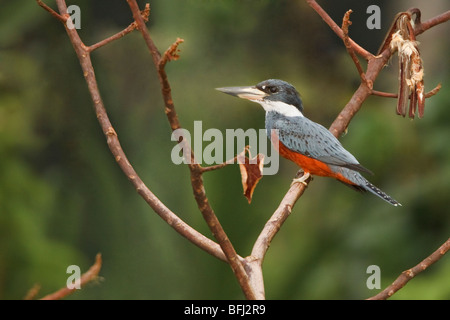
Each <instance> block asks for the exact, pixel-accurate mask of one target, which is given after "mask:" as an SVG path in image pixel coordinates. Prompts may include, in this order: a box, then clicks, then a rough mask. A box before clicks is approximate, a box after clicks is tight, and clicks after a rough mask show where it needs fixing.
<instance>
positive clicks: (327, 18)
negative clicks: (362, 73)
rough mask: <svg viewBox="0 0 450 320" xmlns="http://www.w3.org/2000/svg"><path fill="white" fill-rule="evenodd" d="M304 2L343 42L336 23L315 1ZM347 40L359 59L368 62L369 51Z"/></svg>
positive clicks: (341, 33) (341, 32) (370, 55)
mask: <svg viewBox="0 0 450 320" xmlns="http://www.w3.org/2000/svg"><path fill="white" fill-rule="evenodd" d="M306 2H307V3H308V4H309V6H310V7H311V8H313V9H314V11H316V12H317V14H318V15H319V16H320V17H321V18H322V19H323V21H325V23H326V24H328V26H329V27H330V28H331V30H333V31H334V33H336V34H337V36H338V37H339V38H341V39H342V40H344V32H343V31H342V29H341V28H339V26H338V25H337V24H336V22H334V21H333V19H331V17H330V16H329V15H328V13H326V11H325V10H323V8H322V7H321V6H320V5H319V4H318V3H317V2H316V1H315V0H306ZM348 40H349V43H350V45H351V47H352V48H353V50H354V51H355V52H356V53H357V54H359V55H360V56H361V57H363V58H364V59H366V60H369V59H371V58H372V57H373V55H372V54H371V53H370V52H369V51H367V50H366V49H364V48H362V47H361V46H359V45H358V44H357V43H356V42H355V41H353V40H352V39H350V38H349V39H348Z"/></svg>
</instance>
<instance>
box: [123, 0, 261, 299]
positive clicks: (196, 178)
mask: <svg viewBox="0 0 450 320" xmlns="http://www.w3.org/2000/svg"><path fill="white" fill-rule="evenodd" d="M127 2H128V5H129V7H130V9H131V12H132V13H133V17H134V19H135V21H136V23H137V26H138V29H139V30H140V31H141V34H142V36H143V38H144V41H145V43H146V44H147V47H148V49H149V51H150V53H151V55H152V57H153V62H154V64H155V68H156V70H157V71H158V77H159V81H160V85H161V92H162V96H163V99H164V104H165V113H166V115H167V119H168V121H169V123H170V126H171V128H172V130H176V129H179V128H181V126H180V123H179V121H178V116H177V113H176V111H175V106H174V103H173V99H172V95H171V88H170V84H169V81H168V78H167V74H166V72H165V69H164V67H165V64H166V63H167V61H169V60H170V57H173V53H174V51H175V50H176V49H177V47H178V44H179V43H180V42H181V41H177V42H175V43H174V44H173V45H172V46H171V47H170V48H169V49H168V50H167V51H166V53H165V54H164V55H163V56H162V57H161V55H160V53H159V51H158V49H157V47H156V45H155V44H154V42H153V40H152V39H151V37H150V33H149V32H148V30H147V27H146V26H145V24H144V21H143V19H142V18H141V16H140V14H139V6H138V4H137V3H136V0H127ZM190 153H191V155H192V151H191V152H190ZM192 157H193V156H191V158H192ZM190 163H191V164H189V169H190V172H191V185H192V190H193V192H194V198H195V200H196V202H197V206H198V208H199V210H200V212H201V214H202V216H203V219H204V220H205V221H206V223H207V225H208V227H209V228H210V230H211V232H212V233H213V235H214V237H215V238H216V240H217V242H218V243H219V245H220V247H221V248H222V250H223V253H224V254H225V256H226V257H227V261H228V263H229V264H230V267H231V269H232V270H233V273H234V274H235V276H236V278H237V280H238V282H239V285H240V286H241V288H242V291H243V292H244V295H245V297H246V298H247V299H255V298H256V296H255V294H254V292H253V289H252V288H251V287H250V284H249V281H248V275H247V273H246V272H245V269H244V266H243V264H242V262H241V259H242V258H241V257H239V255H238V254H237V253H236V251H235V249H234V247H233V245H232V244H231V241H230V240H229V238H228V236H227V234H226V233H225V231H224V229H223V228H222V225H221V224H220V222H219V219H218V218H217V216H216V215H215V213H214V211H213V209H212V207H211V205H210V204H209V201H208V198H207V196H206V191H205V188H204V184H203V177H202V169H201V167H200V165H198V164H196V162H195V161H191V162H190Z"/></svg>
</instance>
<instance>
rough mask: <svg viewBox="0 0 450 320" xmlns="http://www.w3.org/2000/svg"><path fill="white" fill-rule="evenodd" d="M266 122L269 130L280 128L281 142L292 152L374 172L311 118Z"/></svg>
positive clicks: (276, 119)
mask: <svg viewBox="0 0 450 320" xmlns="http://www.w3.org/2000/svg"><path fill="white" fill-rule="evenodd" d="M266 121H267V123H266V128H273V129H276V130H277V131H278V138H279V140H280V142H282V143H283V144H284V145H285V146H286V147H287V148H289V149H290V150H292V151H295V152H298V153H301V154H303V155H305V156H308V157H310V158H313V159H316V160H319V161H322V162H324V163H326V164H329V165H334V166H340V167H346V168H349V169H352V170H357V171H361V172H368V173H372V172H371V171H370V170H368V169H366V168H364V167H363V166H362V165H361V164H359V162H358V160H356V158H355V157H354V156H353V155H352V154H351V153H350V152H348V151H347V150H345V148H344V147H343V146H342V145H341V143H340V142H339V140H338V139H336V137H335V136H333V134H332V133H331V132H330V131H328V130H327V129H326V128H325V127H324V126H322V125H320V124H318V123H315V122H313V121H311V120H309V119H308V118H305V117H278V116H276V115H272V116H269V115H268V117H267V118H266ZM268 136H269V137H270V134H268Z"/></svg>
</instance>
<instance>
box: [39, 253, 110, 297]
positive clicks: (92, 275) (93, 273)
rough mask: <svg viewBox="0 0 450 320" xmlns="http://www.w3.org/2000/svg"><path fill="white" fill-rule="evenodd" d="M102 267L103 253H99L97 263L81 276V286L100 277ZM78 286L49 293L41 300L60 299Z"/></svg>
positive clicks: (96, 258)
mask: <svg viewBox="0 0 450 320" xmlns="http://www.w3.org/2000/svg"><path fill="white" fill-rule="evenodd" d="M101 268H102V255H101V254H100V253H98V254H97V255H96V257H95V263H94V264H93V265H92V266H91V267H90V268H89V270H88V271H86V272H85V273H83V274H82V275H81V277H80V286H81V287H83V286H84V285H86V284H87V283H88V282H91V281H93V280H96V279H97V278H98V274H99V272H100V269H101ZM76 290H77V288H68V287H64V288H62V289H60V290H58V291H56V292H54V293H51V294H48V295H46V296H45V297H43V298H41V299H40V300H60V299H62V298H65V297H67V296H68V295H70V294H72V293H74V292H75V291H76Z"/></svg>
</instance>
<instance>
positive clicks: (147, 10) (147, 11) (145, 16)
mask: <svg viewBox="0 0 450 320" xmlns="http://www.w3.org/2000/svg"><path fill="white" fill-rule="evenodd" d="M141 15H142V18H143V19H144V21H145V22H147V21H148V17H149V15H150V5H149V4H148V3H147V5H146V6H145V9H144V10H142V11H141ZM136 28H137V24H136V21H133V22H132V23H131V24H130V25H129V26H128V27H126V28H125V29H123V30H122V31H120V32H118V33H116V34H115V35H112V36H111V37H108V38H106V39H104V40H102V41H99V42H97V43H95V44H93V45H91V46H89V47H88V50H89V52H92V51H94V50H95V49H98V48H100V47H103V46H104V45H107V44H108V43H110V42H112V41H114V40H117V39H120V38H122V37H124V36H125V35H127V34H129V33H130V32H132V31H134V30H136Z"/></svg>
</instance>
